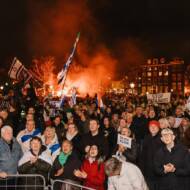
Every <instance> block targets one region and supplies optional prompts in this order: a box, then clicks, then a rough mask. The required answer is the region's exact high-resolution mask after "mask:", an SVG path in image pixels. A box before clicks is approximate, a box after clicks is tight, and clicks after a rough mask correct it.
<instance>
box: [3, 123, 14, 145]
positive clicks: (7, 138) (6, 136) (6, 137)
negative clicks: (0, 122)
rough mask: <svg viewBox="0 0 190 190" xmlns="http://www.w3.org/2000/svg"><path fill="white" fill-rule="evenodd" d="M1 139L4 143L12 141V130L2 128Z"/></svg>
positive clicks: (6, 127)
mask: <svg viewBox="0 0 190 190" xmlns="http://www.w3.org/2000/svg"><path fill="white" fill-rule="evenodd" d="M1 137H2V138H3V139H4V140H5V141H6V142H10V141H11V140H12V139H13V129H12V128H11V127H10V126H5V127H3V128H2V129H1Z"/></svg>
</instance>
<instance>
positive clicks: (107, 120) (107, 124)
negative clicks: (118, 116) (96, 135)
mask: <svg viewBox="0 0 190 190" xmlns="http://www.w3.org/2000/svg"><path fill="white" fill-rule="evenodd" d="M104 125H105V126H109V119H108V118H107V117H105V118H104Z"/></svg>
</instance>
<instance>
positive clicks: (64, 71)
mask: <svg viewBox="0 0 190 190" xmlns="http://www.w3.org/2000/svg"><path fill="white" fill-rule="evenodd" d="M79 38H80V32H79V33H78V34H77V38H76V40H75V43H74V46H73V49H72V52H71V54H70V56H69V58H68V59H67V62H66V63H65V65H64V67H63V69H62V70H61V71H60V72H59V73H58V75H57V79H58V84H64V82H65V80H66V76H67V72H68V69H69V66H70V64H71V62H72V60H73V57H74V54H75V51H76V47H77V43H78V41H79Z"/></svg>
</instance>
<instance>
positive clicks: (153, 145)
mask: <svg viewBox="0 0 190 190" xmlns="http://www.w3.org/2000/svg"><path fill="white" fill-rule="evenodd" d="M160 138H161V137H160V134H157V135H156V136H152V135H151V134H149V135H147V136H146V137H145V139H144V142H143V147H142V153H141V155H140V168H141V170H142V172H143V174H144V176H145V177H146V178H149V179H151V180H155V179H156V176H155V173H154V164H153V162H154V156H155V154H156V152H157V151H158V150H159V149H160V148H161V147H162V146H163V143H162V141H161V139H160Z"/></svg>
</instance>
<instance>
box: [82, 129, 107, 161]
mask: <svg viewBox="0 0 190 190" xmlns="http://www.w3.org/2000/svg"><path fill="white" fill-rule="evenodd" d="M91 145H97V146H98V148H100V149H101V153H102V156H104V157H106V158H107V157H108V154H109V145H108V142H107V139H106V138H105V137H104V135H103V134H102V133H101V132H98V134H97V135H95V136H92V134H91V133H90V132H89V133H87V134H85V135H84V136H83V137H82V140H81V145H80V146H81V152H82V153H83V156H84V155H85V154H86V153H85V147H86V146H91Z"/></svg>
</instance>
